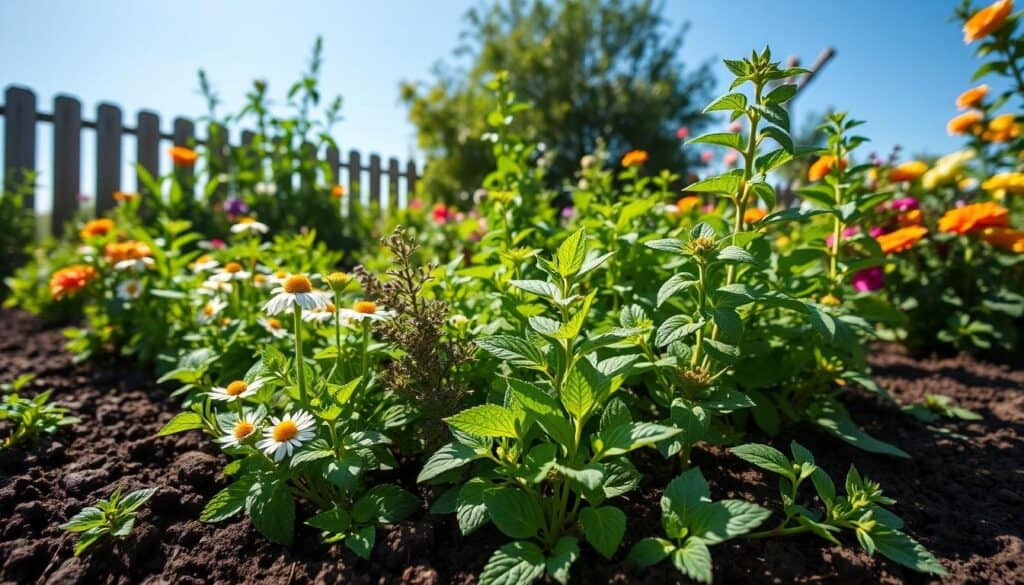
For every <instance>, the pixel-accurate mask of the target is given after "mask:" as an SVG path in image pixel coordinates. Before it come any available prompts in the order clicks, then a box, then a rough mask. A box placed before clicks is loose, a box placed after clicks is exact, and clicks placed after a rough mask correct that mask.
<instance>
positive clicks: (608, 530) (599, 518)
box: [580, 506, 626, 559]
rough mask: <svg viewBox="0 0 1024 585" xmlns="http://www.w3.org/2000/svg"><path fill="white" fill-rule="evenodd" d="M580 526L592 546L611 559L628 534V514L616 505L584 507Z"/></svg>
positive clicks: (581, 512)
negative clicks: (624, 536)
mask: <svg viewBox="0 0 1024 585" xmlns="http://www.w3.org/2000/svg"><path fill="white" fill-rule="evenodd" d="M580 528H582V529H583V535H584V536H586V537H587V542H589V543H590V546H592V547H594V550H596V551H597V552H599V553H601V555H603V556H604V558H606V559H610V558H612V555H614V554H615V551H616V550H618V548H619V544H620V543H621V542H622V537H623V535H625V534H626V514H624V513H623V512H622V510H620V509H618V508H616V507H614V506H604V507H601V508H584V509H583V510H582V511H580Z"/></svg>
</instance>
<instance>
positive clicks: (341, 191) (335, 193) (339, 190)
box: [331, 185, 345, 199]
mask: <svg viewBox="0 0 1024 585" xmlns="http://www.w3.org/2000/svg"><path fill="white" fill-rule="evenodd" d="M344 196H345V188H344V187H342V186H341V185H335V186H333V187H331V197H332V198H334V199H341V198H342V197H344Z"/></svg>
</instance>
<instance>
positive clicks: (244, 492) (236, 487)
mask: <svg viewBox="0 0 1024 585" xmlns="http://www.w3.org/2000/svg"><path fill="white" fill-rule="evenodd" d="M254 482H255V478H254V477H253V476H252V475H243V476H242V477H240V478H238V480H236V481H234V482H232V483H230V484H228V487H226V488H224V489H222V490H221V491H219V492H217V494H216V495H214V496H213V497H212V498H210V501H209V502H207V503H206V507H204V508H203V512H202V513H201V514H200V515H199V520H201V521H203V522H220V521H221V520H226V519H228V518H230V517H232V516H234V515H235V514H237V513H239V512H241V511H242V509H243V508H245V500H246V498H247V497H248V495H249V490H250V489H251V488H252V484H253V483H254Z"/></svg>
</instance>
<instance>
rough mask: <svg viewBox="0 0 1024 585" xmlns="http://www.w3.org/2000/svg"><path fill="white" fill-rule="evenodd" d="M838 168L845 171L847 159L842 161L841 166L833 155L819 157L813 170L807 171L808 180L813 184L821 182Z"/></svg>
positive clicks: (812, 167) (813, 165) (812, 166)
mask: <svg viewBox="0 0 1024 585" xmlns="http://www.w3.org/2000/svg"><path fill="white" fill-rule="evenodd" d="M837 166H838V167H839V168H840V169H845V168H846V159H845V158H844V159H842V160H840V161H839V164H838V165H836V157H834V156H832V155H831V154H823V155H821V156H820V157H818V160H816V161H814V164H812V165H811V168H809V169H807V180H808V181H811V182H812V183H813V182H814V181H820V180H821V179H822V178H824V177H825V175H827V174H828V173H829V171H831V170H832V169H834V168H836V167H837Z"/></svg>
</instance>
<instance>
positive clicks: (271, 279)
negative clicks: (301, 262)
mask: <svg viewBox="0 0 1024 585" xmlns="http://www.w3.org/2000/svg"><path fill="white" fill-rule="evenodd" d="M289 276H291V274H289V273H287V272H285V271H284V270H278V271H276V272H274V273H273V274H270V275H268V276H267V283H268V284H269V285H271V286H281V285H283V284H284V281H286V280H288V277H289Z"/></svg>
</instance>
